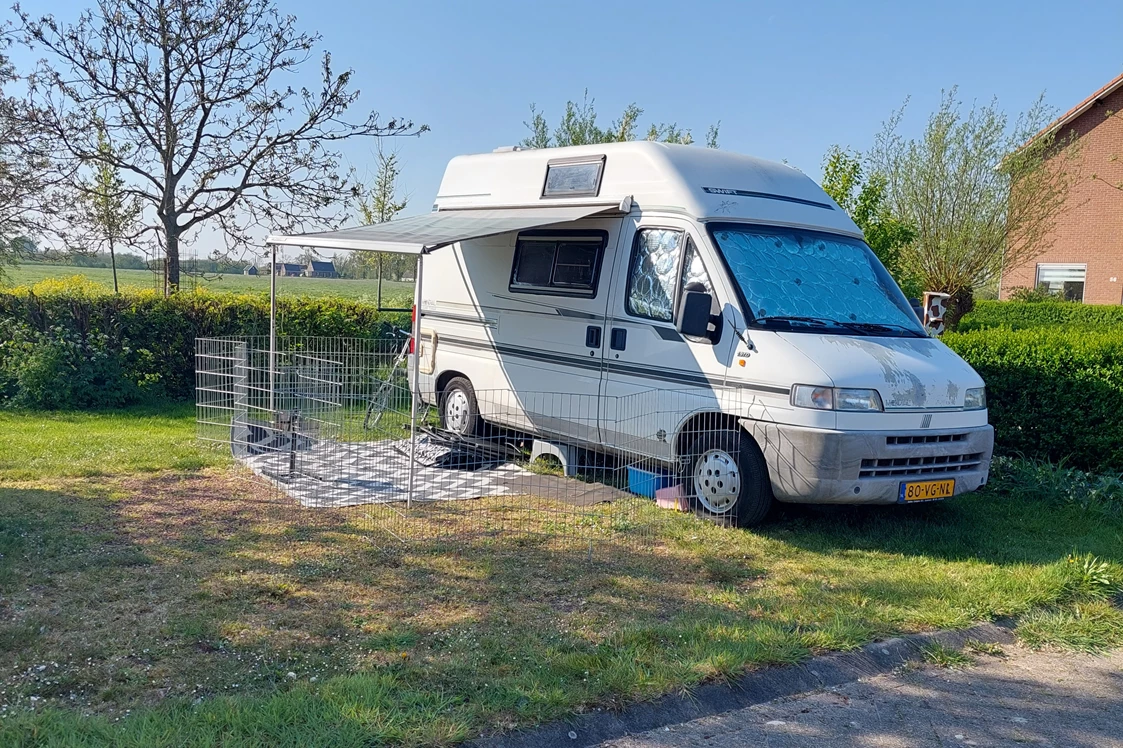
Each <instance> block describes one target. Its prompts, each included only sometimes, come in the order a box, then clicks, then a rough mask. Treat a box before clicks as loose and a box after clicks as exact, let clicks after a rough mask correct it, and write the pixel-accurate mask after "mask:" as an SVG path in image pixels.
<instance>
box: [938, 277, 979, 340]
mask: <svg viewBox="0 0 1123 748" xmlns="http://www.w3.org/2000/svg"><path fill="white" fill-rule="evenodd" d="M974 308H975V291H974V289H973V288H971V287H970V286H967V287H966V288H961V289H959V290H958V291H956V292H955V293H953V294H952V295H951V298H950V299H948V309H947V311H946V312H945V313H944V328H945V329H947V330H954V329H955V328H956V327H958V326H959V320H961V319H963V317H964V315H966V314H968V313H969V312H970V311H971V310H972V309H974Z"/></svg>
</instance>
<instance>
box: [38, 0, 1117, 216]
mask: <svg viewBox="0 0 1123 748" xmlns="http://www.w3.org/2000/svg"><path fill="white" fill-rule="evenodd" d="M279 2H280V7H281V9H282V11H284V12H287V13H292V14H294V15H296V16H297V18H298V22H299V24H300V26H301V27H302V28H303V29H306V30H314V31H318V32H319V33H320V34H321V35H322V36H323V47H324V48H325V49H329V50H331V52H332V54H333V58H334V65H335V66H336V67H337V68H344V67H350V68H353V69H354V70H355V84H356V86H357V87H358V88H359V89H361V91H362V94H363V95H362V98H361V100H360V105H361V108H367V109H370V108H373V109H376V110H377V111H379V112H380V113H382V114H383V116H385V117H389V116H405V117H409V118H411V119H413V120H414V121H415V122H419V123H421V122H423V123H425V124H428V125H429V126H430V127H431V128H432V132H430V133H427V134H426V135H424V136H422V137H421V138H420V139H409V140H401V141H398V142H397V143H396V144H394V143H392V144H390V147H392V148H393V147H395V146H396V147H397V148H398V150H399V152H400V158H401V160H402V162H403V166H404V178H403V183H404V186H405V188H406V189H407V191H408V192H409V193H410V195H411V198H412V199H411V203H410V209H409V211H408V212H410V213H416V212H424V211H427V210H428V209H429V208H430V206H431V203H432V198H433V196H434V195H435V194H436V190H437V186H438V184H439V183H440V178H441V174H442V172H443V169H444V165H445V163H446V162H447V161H448V160H449V159H450V158H452V157H453V156H455V155H457V154H461V153H472V152H479V151H488V150H491V149H493V148H495V147H496V146H499V145H506V144H512V143H515V142H517V141H519V140H521V139H522V138H523V137H525V135H526V130H525V128H524V126H523V121H524V120H526V119H528V118H529V105H530V104H531V102H535V103H537V104H538V106H539V108H540V109H542V110H544V111H545V112H546V114H547V116H548V117H549V119H550V120H551V121H554V120H555V119H556V118H557V116H558V115H559V114H560V112H561V110H562V108H563V107H564V104H565V101H566V100H567V99H570V98H577V97H580V96H581V93H582V91H583V89H585V88H588V89H589V93H590V95H591V96H593V97H595V99H596V101H597V108H598V110H599V112H600V116H601V118H602V119H603V120H604V121H605V124H607V122H608V121H609V120H612V119H615V118H616V117H617V116H618V114H619V112H620V110H622V109H623V108H624V106H626V105H627V104H628V103H630V102H633V101H634V102H636V103H637V104H639V105H640V106H641V107H643V108H644V110H645V112H644V117H643V118H642V121H641V124H642V125H646V124H647V123H648V122H650V121H652V120H655V121H665V122H670V121H674V122H677V123H678V124H679V125H680V126H684V127H688V128H691V129H692V130H693V131H694V134H695V136H696V138H698V139H701V137H702V136H703V135H704V133H705V130H706V128H707V126H708V125H709V124H710V123H712V122H716V121H718V120H720V121H721V147H722V148H725V149H728V150H733V151H738V152H742V153H749V154H753V155H756V156H761V157H764V158H771V159H776V160H781V159H787V160H788V161H789V162H790V163H791V164H793V165H794V166H797V167H799V168H800V169H802V170H804V171H805V172H807V173H808V174H809V175H811V176H812V177H816V178H817V177H818V176H819V174H820V162H821V159H822V155H823V153H824V151H825V150H826V149H827V148H828V147H829V146H830V145H831V144H832V143H839V144H842V145H849V146H851V147H854V148H857V149H862V148H865V147H867V146H868V145H869V144H870V142H871V139H872V137H873V135H874V134H875V133H876V132H877V131H878V129H879V128H880V125H881V123H882V121H883V120H884V119H885V117H886V116H887V115H888V114H889V113H890V112H892V111H893V110H894V109H896V108H897V107H899V106H900V105H901V103H902V102H903V101H904V100H905V98H906V97H911V103H910V105H909V110H908V112H909V115H908V116H907V117H906V120H905V122H904V127H903V130H904V132H905V133H906V134H915V132H917V131H918V130H919V128H920V127H921V126H922V125H923V121H924V119H925V117H926V116H927V114H928V112H930V111H931V109H932V108H933V107H934V105H935V103H936V102H937V100H938V98H939V95H940V90H941V89H942V88H947V87H950V86H953V85H958V86H959V89H960V94H961V98H962V99H964V101H966V102H968V103H969V102H970V101H971V100H972V99H978V100H983V99H989V98H990V97H992V96H997V97H998V100H999V102H1000V104H1001V105H1002V106H1003V107H1004V108H1006V109H1007V110H1008V111H1010V112H1017V111H1021V110H1022V109H1024V108H1026V107H1027V106H1028V105H1029V104H1030V103H1031V102H1032V101H1033V100H1034V98H1035V97H1036V96H1037V94H1039V93H1041V92H1042V91H1044V92H1045V93H1046V96H1047V100H1048V101H1049V103H1051V104H1052V105H1053V106H1055V107H1056V108H1057V109H1059V110H1064V109H1067V108H1069V107H1070V106H1072V105H1073V104H1075V103H1077V102H1078V101H1080V100H1081V99H1083V98H1084V97H1085V96H1087V95H1088V94H1090V93H1091V92H1092V91H1094V90H1095V89H1097V88H1099V87H1100V86H1101V85H1103V84H1104V83H1105V82H1107V81H1108V80H1109V79H1111V78H1112V77H1113V76H1115V75H1116V74H1117V73H1119V72H1120V71H1121V70H1123V36H1121V31H1123V2H1118V1H1116V2H1111V1H1109V0H1100V2H1079V1H1077V2H1069V3H1061V4H1058V3H1053V2H1050V3H1045V2H1037V1H1035V0H1027V1H1024V2H991V1H988V0H975V2H962V1H959V0H955V1H953V2H947V3H942V4H937V3H919V2H910V1H909V0H905V1H904V2H848V3H844V2H750V1H744V2H707V1H702V0H694V1H693V2H683V1H682V0H677V1H675V2H670V1H667V0H648V1H647V2H609V1H605V0H599V1H595V2H593V1H590V2H584V1H580V0H571V1H570V2H565V3H559V2H451V1H445V0H430V1H429V2H424V3H419V2H409V1H408V0H403V1H400V2H394V3H386V2H360V1H359V0H317V1H316V2H308V0H279ZM82 5H83V3H75V2H70V1H68V0H53V1H47V0H32V2H25V8H26V9H28V10H30V11H32V12H36V13H40V12H47V11H49V12H53V13H54V14H55V15H56V16H57V17H59V18H60V19H63V18H65V19H67V20H70V19H72V18H73V17H74V16H75V15H76V14H77V10H78V8H80V7H81V6H82ZM312 67H313V68H314V65H313V66H312ZM309 72H311V73H313V74H314V73H315V70H314V69H312V70H310V71H309ZM347 150H348V157H349V158H350V159H351V160H352V161H353V162H354V164H355V166H356V167H357V168H358V169H359V171H360V173H363V174H366V175H369V174H370V171H371V169H372V162H373V157H372V145H371V144H359V145H356V146H348V149H347Z"/></svg>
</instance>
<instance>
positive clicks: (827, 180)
mask: <svg viewBox="0 0 1123 748" xmlns="http://www.w3.org/2000/svg"><path fill="white" fill-rule="evenodd" d="M823 189H824V190H825V191H826V193H827V194H828V195H830V196H831V197H832V198H833V199H834V201H835V202H836V203H838V204H839V207H841V208H842V209H843V210H845V211H846V212H847V214H849V215H850V217H851V218H852V219H853V220H854V223H856V224H858V228H860V229H861V230H862V233H863V234H864V235H865V237H866V243H867V244H869V246H870V249H872V250H873V253H874V254H875V255H877V259H879V260H881V263H882V264H883V265H885V268H886V269H887V270H888V271H889V273H890V274H891V275H892V276H893V278H894V279H895V280H896V281H897V283H898V285H900V286H901V290H903V291H904V292H905V295H906V296H908V297H909V298H916V297H919V296H920V295H921V294H922V293H923V292H924V289H923V288H922V287H921V283H920V279H919V278H918V277H917V276H916V274H915V273H913V272H910V271H909V270H907V269H906V268H905V267H903V265H902V262H901V251H902V248H904V247H906V246H907V245H908V244H909V242H911V241H912V240H913V239H914V238H916V229H914V228H913V227H912V226H910V225H909V224H907V223H905V222H904V221H900V220H897V219H896V218H894V217H893V216H892V214H891V213H890V212H889V208H888V206H887V205H886V201H885V191H886V179H885V175H883V174H880V173H878V172H874V173H872V174H868V175H867V174H866V172H865V169H864V168H863V167H862V159H861V154H859V153H855V152H852V151H850V150H849V149H843V148H840V147H839V146H837V145H835V146H831V148H830V150H829V151H827V155H826V156H825V157H824V159H823Z"/></svg>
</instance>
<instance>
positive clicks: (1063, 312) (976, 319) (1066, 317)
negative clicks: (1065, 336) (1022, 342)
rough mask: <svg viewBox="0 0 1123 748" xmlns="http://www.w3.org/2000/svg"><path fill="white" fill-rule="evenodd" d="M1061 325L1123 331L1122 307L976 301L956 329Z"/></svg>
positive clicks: (966, 330)
mask: <svg viewBox="0 0 1123 748" xmlns="http://www.w3.org/2000/svg"><path fill="white" fill-rule="evenodd" d="M1061 326H1063V327H1066V328H1068V329H1074V328H1080V329H1087V330H1096V329H1100V330H1102V329H1103V328H1107V327H1121V328H1123V306H1108V305H1103V304H1078V303H1076V302H1072V301H1036V302H1033V301H1030V302H1027V301H978V302H976V303H975V309H974V310H973V311H972V312H971V313H970V314H968V315H966V316H965V317H964V318H963V319H962V320H960V322H959V326H958V328H956V329H957V331H958V332H972V331H974V330H983V329H988V328H993V327H1008V328H1010V329H1012V330H1024V329H1029V328H1039V327H1061Z"/></svg>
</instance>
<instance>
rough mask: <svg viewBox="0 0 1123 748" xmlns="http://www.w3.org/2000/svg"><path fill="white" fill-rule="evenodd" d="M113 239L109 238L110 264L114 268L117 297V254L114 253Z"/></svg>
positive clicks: (114, 293) (116, 293)
mask: <svg viewBox="0 0 1123 748" xmlns="http://www.w3.org/2000/svg"><path fill="white" fill-rule="evenodd" d="M113 243H114V242H113V237H109V264H110V266H111V267H112V268H113V295H114V296H117V295H118V294H119V293H120V291H118V290H117V254H116V253H115V252H114V251H113Z"/></svg>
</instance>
